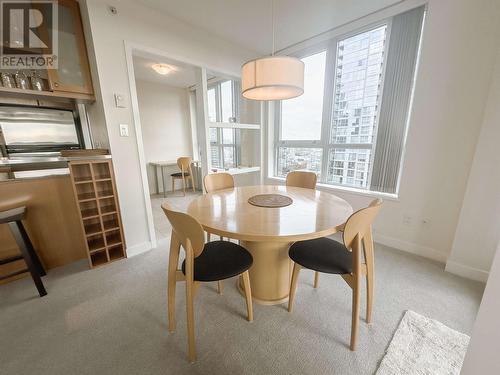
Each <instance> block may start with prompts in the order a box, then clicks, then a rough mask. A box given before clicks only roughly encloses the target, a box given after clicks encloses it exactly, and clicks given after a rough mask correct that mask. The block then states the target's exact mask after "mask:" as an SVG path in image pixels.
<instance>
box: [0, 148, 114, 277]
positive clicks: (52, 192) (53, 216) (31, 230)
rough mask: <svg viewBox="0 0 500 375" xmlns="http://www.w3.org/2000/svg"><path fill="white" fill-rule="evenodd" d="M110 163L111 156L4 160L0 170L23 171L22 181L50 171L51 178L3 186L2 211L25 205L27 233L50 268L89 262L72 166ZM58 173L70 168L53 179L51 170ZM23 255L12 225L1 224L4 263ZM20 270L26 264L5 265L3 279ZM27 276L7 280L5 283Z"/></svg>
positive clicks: (3, 183)
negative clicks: (29, 174) (87, 162)
mask: <svg viewBox="0 0 500 375" xmlns="http://www.w3.org/2000/svg"><path fill="white" fill-rule="evenodd" d="M110 158H111V156H110V155H98V156H94V155H92V156H78V157H47V158H42V157H39V158H30V159H24V160H19V159H9V160H5V159H3V160H0V166H3V167H4V168H5V167H7V168H9V169H11V170H12V171H16V172H17V171H21V172H19V173H18V174H19V175H20V176H23V175H24V174H26V173H27V172H29V171H31V170H35V171H38V170H41V171H40V172H43V170H44V169H45V172H48V173H49V175H44V176H38V177H37V176H34V177H33V176H32V177H30V178H25V177H20V178H18V177H14V178H10V179H7V180H4V181H0V211H3V210H7V209H9V208H13V207H16V206H21V205H24V206H26V207H27V215H26V219H25V220H24V223H25V226H26V230H27V232H28V234H29V236H30V239H31V241H32V242H33V245H34V247H35V249H36V251H37V253H38V255H39V257H40V259H41V261H42V263H43V264H44V266H45V267H46V269H49V270H50V269H51V268H54V267H59V266H62V265H65V264H68V263H71V262H74V261H77V260H80V259H85V258H87V250H86V240H85V238H86V237H85V234H84V233H83V229H82V227H81V224H80V218H79V207H78V203H77V202H76V200H75V197H74V193H73V185H72V182H71V177H70V175H69V169H68V162H70V161H74V160H77V161H80V160H101V159H102V160H106V159H110ZM56 168H65V169H66V173H63V174H61V173H58V174H57V173H56V174H54V175H50V171H51V169H54V170H56ZM23 171H24V172H23ZM59 171H62V169H60V170H59ZM18 253H19V250H18V248H17V245H16V243H15V241H14V238H13V237H12V234H11V233H10V230H9V228H8V225H7V224H1V225H0V259H3V258H6V257H8V256H11V255H16V254H18ZM21 268H25V266H24V261H23V260H20V261H17V262H15V263H11V264H8V265H0V274H7V273H11V272H13V271H16V270H19V269H21ZM26 275H27V274H23V275H20V276H17V277H14V278H10V279H7V280H3V281H2V282H0V284H2V283H4V282H8V281H12V280H13V279H16V278H19V277H23V276H26Z"/></svg>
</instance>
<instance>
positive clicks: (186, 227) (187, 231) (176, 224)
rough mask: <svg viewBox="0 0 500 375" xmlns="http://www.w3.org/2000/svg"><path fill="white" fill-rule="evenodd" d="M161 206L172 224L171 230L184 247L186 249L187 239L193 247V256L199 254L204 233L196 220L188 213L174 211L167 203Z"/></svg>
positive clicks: (201, 250)
mask: <svg viewBox="0 0 500 375" xmlns="http://www.w3.org/2000/svg"><path fill="white" fill-rule="evenodd" d="M161 208H162V209H163V212H165V215H167V219H168V221H170V224H172V230H173V232H174V233H175V235H176V236H177V238H178V239H179V241H180V242H181V244H182V246H183V247H184V249H187V242H188V240H189V241H190V242H191V247H192V249H193V256H194V257H195V258H196V257H197V256H199V255H200V254H201V253H202V252H203V247H204V246H205V233H204V232H203V227H202V226H201V224H200V223H199V222H198V220H196V219H195V218H194V217H192V216H190V215H188V214H185V213H182V212H179V211H174V210H173V209H172V207H171V206H170V205H169V204H168V203H163V204H162V205H161Z"/></svg>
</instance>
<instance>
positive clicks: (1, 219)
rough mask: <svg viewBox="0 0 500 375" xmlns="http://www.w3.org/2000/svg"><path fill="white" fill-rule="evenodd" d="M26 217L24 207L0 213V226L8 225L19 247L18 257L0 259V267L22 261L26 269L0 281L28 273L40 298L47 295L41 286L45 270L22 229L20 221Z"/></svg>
mask: <svg viewBox="0 0 500 375" xmlns="http://www.w3.org/2000/svg"><path fill="white" fill-rule="evenodd" d="M25 216H26V207H24V206H22V207H16V208H12V209H9V210H6V211H1V212H0V224H8V225H9V228H10V231H11V232H12V235H13V236H14V240H15V241H16V243H17V246H18V247H19V251H20V252H21V254H20V255H15V256H11V257H8V258H5V259H0V265H6V264H9V263H13V262H16V261H18V260H21V259H23V260H24V262H25V263H26V266H27V268H25V269H21V270H18V271H16V272H13V273H10V274H8V275H2V276H0V280H4V279H7V278H9V277H12V276H16V275H20V274H22V273H25V272H29V273H30V275H31V278H32V279H33V282H34V283H35V286H36V288H37V290H38V294H39V295H40V297H43V296H45V295H47V291H46V290H45V287H44V285H43V282H42V279H41V276H45V275H46V273H45V269H44V268H43V266H42V263H41V262H40V259H39V258H38V255H37V254H36V252H35V249H34V248H33V244H32V243H31V240H30V238H29V236H28V233H26V229H24V225H23V222H22V220H23V219H24V218H25Z"/></svg>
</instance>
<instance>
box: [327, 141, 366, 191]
mask: <svg viewBox="0 0 500 375" xmlns="http://www.w3.org/2000/svg"><path fill="white" fill-rule="evenodd" d="M371 153H372V151H371V150H370V149H343V148H335V149H330V152H329V153H328V172H327V176H326V183H328V184H336V185H344V186H351V187H357V188H367V187H368V182H369V173H370V170H371Z"/></svg>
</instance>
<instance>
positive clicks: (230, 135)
mask: <svg viewBox="0 0 500 375" xmlns="http://www.w3.org/2000/svg"><path fill="white" fill-rule="evenodd" d="M222 143H224V144H226V145H232V144H234V129H230V128H222Z"/></svg>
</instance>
